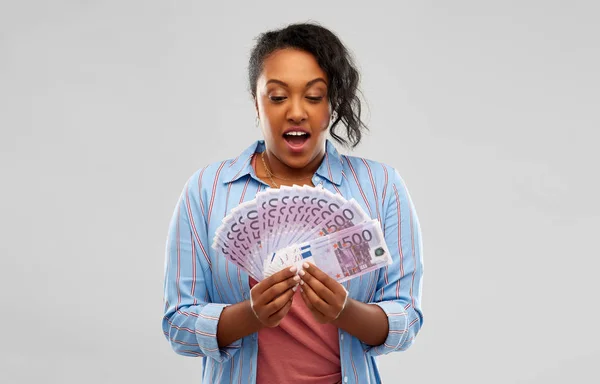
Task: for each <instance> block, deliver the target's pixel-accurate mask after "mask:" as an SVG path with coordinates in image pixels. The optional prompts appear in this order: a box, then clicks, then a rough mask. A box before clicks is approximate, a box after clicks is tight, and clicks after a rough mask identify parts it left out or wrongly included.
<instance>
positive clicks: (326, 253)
mask: <svg viewBox="0 0 600 384" xmlns="http://www.w3.org/2000/svg"><path fill="white" fill-rule="evenodd" d="M212 247H213V248H214V249H215V250H216V251H218V252H221V253H222V254H223V255H224V256H225V257H226V258H227V259H228V260H229V261H231V262H232V263H234V264H236V265H237V266H239V267H240V268H242V269H243V270H245V271H246V272H247V273H248V275H249V276H251V277H253V278H254V279H255V280H257V281H261V280H263V279H265V278H267V277H269V276H270V275H272V274H273V273H276V272H278V271H280V270H282V269H283V268H286V267H290V266H292V265H297V266H298V268H299V269H300V268H301V265H302V263H303V262H311V263H313V264H315V265H316V266H317V267H319V268H320V269H321V270H323V271H324V272H325V273H327V274H328V275H329V276H331V277H333V278H334V279H336V280H337V281H339V282H343V281H346V280H349V279H351V278H353V277H356V276H359V275H362V274H364V273H367V272H370V271H373V270H375V269H378V268H381V267H383V266H385V265H388V264H390V263H391V262H392V258H391V256H390V253H389V250H388V248H387V245H386V243H385V239H384V236H383V233H382V231H381V226H380V224H379V222H378V221H377V220H372V219H371V218H370V217H369V216H368V215H367V214H366V212H364V211H363V209H362V208H361V206H360V205H359V204H358V203H357V202H356V201H355V200H354V199H351V200H346V199H344V198H343V197H342V196H340V195H337V194H334V193H331V192H329V191H327V190H326V189H324V188H323V187H320V186H319V187H310V186H302V187H301V186H293V187H285V186H282V187H281V188H279V189H267V190H265V191H263V192H260V193H258V194H257V195H256V198H255V199H254V200H251V201H248V202H245V203H242V204H240V205H239V206H237V207H235V208H234V209H232V210H231V212H230V213H229V215H227V216H226V217H225V218H224V219H223V222H222V224H221V225H220V226H219V228H218V229H217V231H216V233H215V237H214V240H213V244H212Z"/></svg>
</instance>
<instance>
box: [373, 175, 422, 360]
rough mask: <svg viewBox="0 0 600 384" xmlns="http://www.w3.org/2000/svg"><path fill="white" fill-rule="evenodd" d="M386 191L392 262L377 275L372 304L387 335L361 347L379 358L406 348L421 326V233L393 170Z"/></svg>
mask: <svg viewBox="0 0 600 384" xmlns="http://www.w3.org/2000/svg"><path fill="white" fill-rule="evenodd" d="M387 170H389V173H390V174H391V177H390V183H389V184H388V186H386V188H385V198H384V202H383V203H384V208H385V209H384V212H385V217H384V218H383V220H384V221H383V223H382V225H383V229H384V236H385V241H386V244H387V246H388V249H389V251H390V253H391V255H392V260H393V263H392V264H391V265H388V266H387V267H385V268H383V269H382V270H381V271H380V273H379V278H378V281H377V288H376V292H375V297H374V299H373V300H374V302H373V303H372V304H374V305H378V306H379V307H381V309H383V311H384V312H385V313H386V315H387V317H388V323H389V332H388V336H387V338H386V340H385V341H384V343H383V344H381V345H378V346H369V345H367V344H364V345H363V346H364V348H365V350H366V352H367V353H369V354H371V355H374V356H378V355H385V354H388V353H390V352H393V351H403V350H406V349H408V347H410V346H411V345H412V344H413V342H414V339H415V337H416V336H417V334H418V333H419V330H420V329H421V326H422V325H423V313H422V311H421V288H422V281H423V280H422V277H423V254H422V243H421V230H420V226H419V220H418V218H417V214H416V212H415V208H414V205H413V203H412V201H411V198H410V195H409V193H408V191H407V189H406V186H405V184H404V182H403V180H402V179H401V177H400V175H399V174H398V172H397V171H396V170H394V169H393V168H388V169H387Z"/></svg>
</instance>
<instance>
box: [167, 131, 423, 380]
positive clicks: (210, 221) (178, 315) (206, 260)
mask: <svg viewBox="0 0 600 384" xmlns="http://www.w3.org/2000/svg"><path fill="white" fill-rule="evenodd" d="M264 149H265V144H264V141H262V140H259V141H257V142H255V143H254V144H252V145H251V146H250V147H248V148H247V149H246V150H245V151H244V152H242V153H241V154H240V155H239V156H238V157H237V158H235V159H230V160H225V161H222V162H218V163H213V164H210V165H208V166H206V167H205V168H202V169H200V170H198V171H197V172H195V173H194V174H193V175H192V177H191V178H190V179H189V180H188V181H187V183H186V184H185V186H184V188H183V192H182V193H181V196H180V198H179V201H178V203H177V206H176V208H175V211H174V214H173V218H172V220H171V223H170V227H169V233H168V238H167V245H166V260H165V280H164V305H165V306H164V317H163V320H162V328H163V332H164V335H165V337H166V338H167V340H168V341H169V342H170V345H171V347H172V348H173V350H174V351H175V352H176V353H178V354H181V355H186V356H199V357H202V358H203V359H202V367H203V372H204V373H203V376H204V377H203V382H204V383H254V382H256V361H257V353H258V342H257V339H258V337H257V334H256V333H255V334H252V335H248V336H246V337H244V338H242V339H239V340H237V341H235V342H233V343H232V344H231V345H228V346H226V347H223V348H219V346H218V344H217V337H216V334H217V323H218V322H219V316H220V315H221V311H222V310H223V308H225V307H226V306H228V305H231V304H235V303H238V302H241V301H244V300H247V299H248V298H249V297H250V296H249V295H250V286H249V284H248V275H247V274H246V273H245V272H244V271H243V270H240V269H238V268H237V267H236V266H235V265H233V264H232V263H230V262H228V261H227V260H226V259H225V257H224V256H223V255H222V254H220V253H218V252H216V251H215V250H213V249H212V248H211V246H210V244H211V243H212V239H213V237H214V234H215V231H216V229H217V227H218V226H219V225H220V223H221V220H222V219H223V218H224V217H225V216H226V215H227V214H228V212H229V211H230V210H231V209H232V208H234V207H235V206H237V205H238V204H240V203H242V202H244V201H248V200H252V199H253V198H254V197H255V195H256V194H257V193H258V192H260V191H262V190H264V189H265V188H269V186H268V185H267V184H265V183H264V182H263V181H261V180H260V179H259V178H258V177H257V176H256V174H255V172H254V170H253V168H252V166H251V159H252V156H253V155H254V153H258V152H262V151H263V150H264ZM312 182H313V184H314V185H318V184H321V185H323V187H325V188H326V189H328V190H330V191H332V192H334V193H339V194H341V195H342V196H344V197H345V198H346V199H350V198H354V199H355V200H356V201H357V202H358V203H359V204H360V205H361V206H362V208H363V209H364V210H365V212H367V213H369V214H370V216H371V217H372V218H373V219H377V220H379V222H380V224H381V226H382V229H383V232H384V234H385V240H386V243H387V245H388V248H389V250H390V252H391V253H392V257H393V264H391V265H389V266H387V267H385V268H382V269H379V270H376V271H373V272H371V273H368V274H365V275H363V276H360V277H357V278H354V279H352V280H349V281H347V282H345V283H343V285H344V286H345V287H346V289H347V290H348V292H349V295H350V297H352V298H353V299H355V300H359V301H362V302H365V303H372V304H374V305H379V306H380V307H381V308H382V309H383V310H384V312H385V313H386V314H387V316H388V322H389V332H388V336H387V339H386V340H385V342H384V343H383V344H382V345H378V346H370V345H367V344H364V343H362V342H361V341H360V340H359V339H357V338H355V337H354V336H352V335H350V334H349V333H347V332H344V331H342V330H339V343H340V344H339V345H340V360H341V369H342V378H343V381H344V382H345V383H360V384H364V383H379V382H381V379H380V376H379V372H378V370H377V363H376V360H375V357H376V356H378V355H383V354H387V353H390V352H394V351H402V350H406V349H407V348H408V347H410V345H412V343H413V342H414V338H415V337H416V335H417V333H418V332H419V330H420V329H421V326H422V324H423V314H422V311H421V286H422V276H423V257H422V245H421V231H420V228H419V222H418V219H417V216H416V214H415V210H414V206H413V204H412V201H411V199H410V196H409V194H408V191H407V189H406V186H405V185H404V182H403V180H402V179H401V177H400V175H399V174H398V172H397V171H396V170H395V169H394V168H392V167H390V166H388V165H385V164H382V163H379V162H375V161H371V160H366V159H363V158H360V157H353V156H342V155H340V154H339V153H338V152H337V150H336V149H335V147H334V146H333V144H332V143H331V142H330V141H329V140H328V141H327V143H326V152H325V157H324V159H323V161H322V163H321V165H320V167H319V168H318V170H317V171H316V173H315V175H314V176H313V179H312Z"/></svg>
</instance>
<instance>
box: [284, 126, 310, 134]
mask: <svg viewBox="0 0 600 384" xmlns="http://www.w3.org/2000/svg"><path fill="white" fill-rule="evenodd" d="M288 132H304V133H307V134H309V135H310V131H309V130H308V129H304V128H302V127H291V128H288V129H286V130H285V131H283V134H282V135H285V134H286V133H288Z"/></svg>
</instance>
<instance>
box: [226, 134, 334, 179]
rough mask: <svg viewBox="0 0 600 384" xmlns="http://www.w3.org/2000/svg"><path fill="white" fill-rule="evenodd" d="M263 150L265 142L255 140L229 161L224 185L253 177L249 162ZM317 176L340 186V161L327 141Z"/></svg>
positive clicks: (330, 143)
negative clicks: (255, 154) (246, 177)
mask: <svg viewBox="0 0 600 384" xmlns="http://www.w3.org/2000/svg"><path fill="white" fill-rule="evenodd" d="M264 150H265V141H264V140H257V141H255V142H254V143H252V145H250V146H249V147H248V148H246V149H245V150H244V151H243V152H242V153H241V154H240V155H239V156H238V157H236V158H235V159H233V160H231V161H230V162H229V164H228V165H226V167H227V168H226V169H224V170H223V172H224V175H223V176H224V178H223V180H224V183H226V184H227V183H231V182H234V181H236V180H237V179H240V178H242V177H244V176H246V175H251V176H255V175H254V169H253V168H252V164H250V160H251V159H252V155H253V154H254V153H257V152H258V153H260V152H262V151H264ZM316 173H317V174H318V175H319V176H321V177H323V178H325V179H327V180H329V181H330V182H332V183H333V184H336V185H340V184H341V183H342V159H341V157H340V155H339V153H338V151H337V149H336V148H335V146H334V145H333V143H332V142H331V141H330V140H329V139H328V140H326V142H325V157H324V158H323V161H322V162H321V165H320V166H319V168H318V169H317V172H316Z"/></svg>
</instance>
